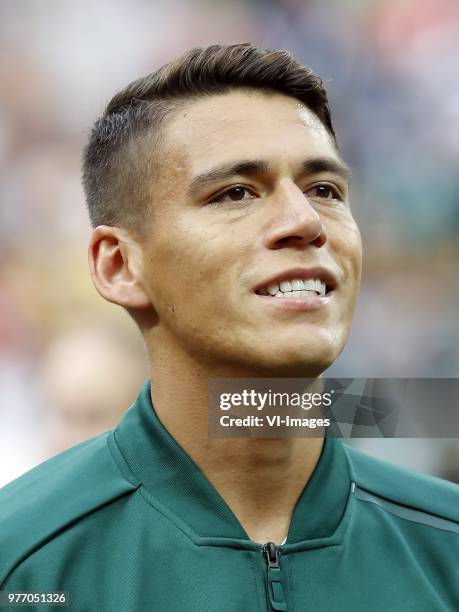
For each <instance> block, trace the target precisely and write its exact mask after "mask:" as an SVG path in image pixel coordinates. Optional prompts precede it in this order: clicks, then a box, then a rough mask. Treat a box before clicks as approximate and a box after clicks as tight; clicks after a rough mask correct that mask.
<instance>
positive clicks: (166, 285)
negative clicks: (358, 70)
mask: <svg viewBox="0 0 459 612" xmlns="http://www.w3.org/2000/svg"><path fill="white" fill-rule="evenodd" d="M152 197H153V210H154V212H153V219H152V221H151V230H150V233H149V237H148V239H147V241H146V243H145V244H144V247H143V266H144V268H143V270H144V286H145V288H146V290H147V291H148V293H149V295H150V297H151V301H152V303H153V306H154V308H155V311H156V313H157V316H158V325H157V326H156V327H155V329H154V332H153V334H154V336H153V337H152V339H153V341H152V346H151V348H152V350H155V346H154V345H156V346H158V343H161V346H163V347H164V346H165V345H164V343H173V345H174V346H175V347H176V348H177V347H178V348H179V350H184V351H186V352H187V353H188V354H189V355H192V356H193V358H194V359H196V360H198V361H202V362H203V363H207V364H208V365H209V364H210V365H211V364H220V365H222V366H225V365H232V366H234V367H236V368H237V369H238V370H240V371H247V372H249V371H250V372H256V371H258V372H266V373H272V374H276V373H277V374H278V375H282V374H290V375H303V376H316V375H318V374H319V373H320V372H322V371H323V370H324V369H326V368H327V367H328V366H329V365H330V364H331V363H332V362H333V361H334V360H335V359H336V357H337V356H338V355H339V353H340V352H341V350H342V348H343V346H344V343H345V340H346V337H347V334H348V331H349V327H350V324H351V319H352V314H353V311H354V306H355V302H356V298H357V293H358V288H359V283H360V273H361V240H360V233H359V230H358V227H357V225H356V223H355V221H354V219H353V217H352V214H351V211H350V208H349V203H348V178H347V177H346V172H345V166H344V164H343V162H342V161H341V159H340V158H339V156H338V154H337V152H336V149H335V147H334V144H333V141H332V139H331V137H330V136H329V134H328V132H327V131H326V129H325V128H324V127H323V125H322V124H321V122H320V121H319V120H318V119H317V118H316V116H315V115H314V114H313V113H312V112H311V111H310V110H308V109H307V108H306V107H305V106H304V105H302V104H301V103H300V102H299V101H297V100H295V99H293V98H290V97H287V96H284V95H281V94H276V93H274V94H268V95H267V94H264V93H261V92H256V91H253V92H247V91H241V90H240V91H234V90H233V91H232V92H230V93H227V94H224V95H218V96H210V97H207V98H205V99H201V100H197V101H192V102H189V103H187V104H186V105H185V106H184V108H182V110H180V111H178V112H177V113H176V114H175V115H174V117H173V118H172V119H171V120H170V122H169V123H168V124H167V126H166V127H165V129H164V144H163V145H162V149H161V164H160V171H159V177H158V180H157V181H156V182H155V184H154V186H153V189H152ZM313 268H314V269H316V270H313ZM322 269H323V270H322ZM311 277H312V279H311ZM308 278H309V280H313V281H314V280H318V281H321V282H322V285H321V284H320V283H316V284H312V285H311V284H307V283H306V281H307V279H308ZM293 281H295V282H294V283H292V282H293ZM297 281H303V285H301V284H298V283H297ZM286 283H287V284H286ZM288 283H290V289H291V290H292V291H293V290H295V291H303V292H306V291H307V293H296V294H293V293H292V292H291V291H289V284H288ZM304 283H306V284H304ZM276 286H278V287H279V289H278V290H276ZM301 287H304V288H303V289H301ZM324 290H325V291H326V295H325V296H323V297H319V296H318V295H316V291H319V292H323V291H324ZM270 292H271V293H275V294H276V295H273V296H271V294H270ZM284 292H285V293H284Z"/></svg>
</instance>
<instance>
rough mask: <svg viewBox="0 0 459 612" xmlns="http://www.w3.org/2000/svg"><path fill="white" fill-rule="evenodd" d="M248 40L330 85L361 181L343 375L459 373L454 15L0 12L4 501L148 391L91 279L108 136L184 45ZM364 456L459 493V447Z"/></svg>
mask: <svg viewBox="0 0 459 612" xmlns="http://www.w3.org/2000/svg"><path fill="white" fill-rule="evenodd" d="M247 41H250V42H253V43H256V44H259V45H261V46H265V47H271V48H284V49H288V50H290V51H292V52H293V53H294V54H295V55H296V57H297V59H298V60H300V61H301V62H302V63H305V64H307V65H310V66H311V67H312V68H313V69H314V70H315V71H316V72H318V73H319V74H320V75H321V77H322V78H323V79H324V80H325V82H326V84H327V88H328V91H329V96H330V101H331V107H332V112H333V116H334V121H335V127H336V129H337V134H338V139H339V142H340V144H341V149H342V153H343V156H344V158H345V159H346V160H347V161H348V162H349V164H350V165H351V167H352V169H353V171H354V174H355V180H354V183H353V187H352V207H353V212H354V215H355V217H356V219H357V221H358V222H359V224H360V227H361V231H362V236H363V241H364V254H365V256H364V257H365V264H364V273H363V281H362V290H361V296H360V301H359V303H358V307H357V311H356V315H355V319H354V323H353V327H352V331H351V335H350V338H349V342H348V344H347V346H346V348H345V350H344V352H343V353H342V355H341V356H340V358H339V359H338V360H337V362H336V363H335V364H334V365H333V367H332V368H331V369H330V370H329V371H328V373H327V374H329V375H331V376H335V377H440V378H441V377H458V376H459V325H458V312H459V281H458V279H459V275H458V261H459V257H458V255H459V241H458V234H459V171H458V163H459V137H458V131H459V130H458V128H459V79H458V74H459V4H458V3H457V1H456V0H396V1H394V0H349V1H347V2H340V1H338V0H316V1H312V0H309V1H308V0H277V1H274V0H271V1H261V0H258V1H257V0H233V1H232V2H224V1H223V0H220V1H216V0H213V1H210V0H209V1H204V0H168V2H159V1H158V2H155V1H147V0H97V1H94V0H79V1H78V2H63V1H61V0H34V1H33V2H32V1H26V0H0V485H2V484H4V483H6V482H8V481H9V480H11V479H12V478H14V477H16V476H18V475H19V474H21V473H22V472H24V471H25V470H27V469H29V468H30V467H32V466H33V465H35V464H37V463H38V462H40V461H42V460H43V459H45V458H47V457H49V456H51V455H53V454H55V453H56V452H58V451H60V450H62V449H64V448H66V447H68V446H70V445H72V444H75V443H77V442H79V441H80V440H83V439H85V438H88V437H90V436H93V435H96V434H97V433H99V432H102V431H105V430H107V429H109V428H111V427H112V426H113V425H114V424H115V423H116V422H117V421H118V420H119V418H120V415H121V414H122V413H123V411H124V410H125V409H126V408H127V407H128V406H129V405H130V403H131V402H132V401H133V400H134V398H135V397H136V395H137V392H138V389H139V387H140V385H141V384H142V383H143V381H144V380H145V378H146V377H147V376H148V370H147V362H146V356H145V352H144V348H143V345H142V342H141V340H140V337H138V334H137V330H136V329H135V327H134V324H133V323H132V322H131V321H130V320H129V318H128V317H127V315H126V314H125V313H124V312H123V311H122V310H121V309H120V308H117V307H115V306H113V305H111V304H108V303H106V302H104V300H103V299H102V298H101V297H99V296H98V294H97V293H96V291H95V289H94V288H93V286H92V283H91V280H90V276H89V270H88V266H87V255H86V250H87V242H88V236H89V221H88V218H87V213H86V209H85V206H84V199H83V193H82V188H81V185H80V159H81V150H82V147H83V145H84V144H85V141H86V139H87V136H88V132H89V129H90V127H91V123H92V122H93V121H94V120H95V119H96V117H97V116H99V115H100V114H101V113H102V111H103V109H104V106H105V105H106V103H107V102H108V100H109V99H110V98H111V96H112V94H113V93H114V92H115V91H116V90H118V89H121V88H122V87H124V86H125V85H126V84H127V83H128V82H130V81H132V80H133V79H135V78H137V77H140V76H143V75H145V74H147V73H149V72H152V71H153V70H155V69H156V68H158V67H159V66H160V65H162V64H164V63H166V62H168V61H169V60H170V59H172V58H173V57H174V56H175V55H176V54H178V53H180V52H182V51H183V50H184V49H186V48H189V47H192V46H197V45H207V44H210V43H234V42H247ZM432 409H433V410H437V409H440V407H439V406H438V407H437V406H432ZM352 443H353V444H354V445H356V446H358V447H360V448H362V449H363V450H365V451H367V452H369V453H373V454H375V455H377V456H380V457H383V458H386V459H388V460H390V461H392V462H395V463H400V464H403V465H406V466H408V467H411V468H414V469H417V470H421V471H424V472H428V473H431V474H436V475H438V476H442V477H446V478H449V479H451V480H455V481H457V482H459V451H458V446H459V441H458V440H453V439H419V440H416V439H404V440H387V439H386V440H370V439H365V440H354V441H352Z"/></svg>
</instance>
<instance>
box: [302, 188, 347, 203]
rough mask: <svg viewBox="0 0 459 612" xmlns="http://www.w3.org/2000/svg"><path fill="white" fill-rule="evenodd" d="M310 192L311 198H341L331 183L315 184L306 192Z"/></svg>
mask: <svg viewBox="0 0 459 612" xmlns="http://www.w3.org/2000/svg"><path fill="white" fill-rule="evenodd" d="M310 193H312V196H311V197H313V198H321V199H322V200H342V197H341V195H340V194H339V192H338V190H337V189H336V188H335V187H333V186H332V185H315V186H314V187H312V189H310V190H309V191H308V192H307V194H308V195H309V194H310Z"/></svg>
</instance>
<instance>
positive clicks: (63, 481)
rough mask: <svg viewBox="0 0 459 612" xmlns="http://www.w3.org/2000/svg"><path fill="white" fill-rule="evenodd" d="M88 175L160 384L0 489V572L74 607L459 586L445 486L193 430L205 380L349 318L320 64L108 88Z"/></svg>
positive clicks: (341, 190) (193, 62)
mask: <svg viewBox="0 0 459 612" xmlns="http://www.w3.org/2000/svg"><path fill="white" fill-rule="evenodd" d="M84 186H85V190H86V195H87V200H88V206H89V212H90V217H91V221H92V224H93V227H94V230H93V232H92V236H91V239H90V245H89V263H90V268H91V274H92V278H93V281H94V284H95V286H96V288H97V290H98V291H99V293H100V294H101V295H102V296H103V297H104V298H105V299H107V300H109V301H111V302H113V303H115V304H118V305H120V306H122V307H123V308H125V309H126V310H127V312H128V313H129V314H130V316H132V318H133V319H134V321H135V322H136V324H137V325H138V327H139V329H140V331H141V333H142V334H143V337H144V340H145V345H146V347H147V351H148V355H149V361H150V367H151V381H152V383H151V384H150V381H149V380H148V381H147V382H146V383H145V385H144V387H143V389H142V390H141V391H140V394H139V396H138V399H137V400H136V402H135V403H134V405H133V406H132V407H131V408H130V410H129V411H128V412H127V413H126V414H125V416H124V417H123V419H122V420H121V422H120V424H119V426H118V427H117V428H116V429H115V430H114V431H113V432H109V433H107V434H104V435H101V436H99V437H96V438H94V439H92V440H90V441H88V442H85V443H83V444H80V445H79V446H77V447H74V448H72V449H70V450H68V451H66V452H65V453H63V454H61V455H58V456H57V457H55V458H53V459H51V460H50V461H48V462H46V463H45V464H43V465H41V466H39V467H38V468H36V469H35V470H32V471H31V472H30V473H28V474H26V475H25V476H23V477H22V478H20V479H18V480H17V481H16V482H14V483H12V484H10V485H9V486H7V487H6V488H5V489H4V490H3V492H2V494H1V497H0V503H1V508H2V509H1V520H0V551H1V552H0V556H1V557H0V585H1V588H2V589H3V590H6V591H9V592H17V591H21V592H24V591H28V592H29V591H30V592H41V593H43V592H56V591H67V592H68V593H69V596H70V605H71V606H73V607H74V609H76V610H110V611H113V610H122V611H127V610H155V611H160V612H169V611H180V612H183V611H195V610H196V611H200V612H201V611H217V610H218V611H219V610H222V611H240V612H247V611H256V610H327V611H330V610H352V611H356V610H362V611H363V610H365V611H367V610H381V611H382V610H384V611H387V610H429V611H433V610H457V609H459V570H458V561H459V488H458V487H457V486H455V485H452V484H449V483H447V482H444V481H440V480H437V479H433V478H428V477H424V476H421V475H415V474H412V473H410V472H406V471H403V470H401V469H398V468H396V467H393V466H390V465H388V464H385V463H383V462H380V461H377V460H375V459H372V458H370V457H367V456H365V455H363V454H361V453H359V452H357V451H354V450H352V449H351V448H349V447H347V446H346V445H344V444H343V443H342V442H341V441H340V440H339V439H335V438H332V437H327V438H326V441H325V442H324V439H323V437H317V438H300V437H298V438H294V437H287V438H273V439H265V438H255V439H253V438H237V439H235V438H231V439H228V438H212V437H209V434H208V429H207V424H208V414H207V393H208V381H209V380H210V379H213V378H249V377H250V378H267V379H270V378H274V377H275V378H286V377H288V378H295V377H298V378H312V379H316V378H317V377H319V376H320V375H321V373H322V372H323V371H324V370H325V369H326V368H327V367H328V366H330V364H331V363H332V362H333V361H334V360H335V359H336V358H337V356H338V355H339V354H340V352H341V351H342V349H343V347H344V344H345V341H346V337H347V335H348V332H349V327H350V324H351V319H352V314H353V311H354V306H355V302H356V298H357V293H358V288H359V283H360V274H361V240H360V234H359V230H358V227H357V225H356V222H355V220H354V219H353V216H352V213H351V209H350V205H349V193H348V186H349V170H348V168H347V166H346V164H345V163H344V162H343V160H342V159H341V157H340V155H339V152H338V148H337V144H336V139H335V134H334V131H333V126H332V122H331V118H330V113H329V108H328V103H327V96H326V92H325V90H324V87H323V84H322V82H321V81H320V79H319V78H318V77H317V76H316V75H314V74H313V73H312V72H311V71H310V70H309V69H307V68H305V67H303V66H301V65H299V64H298V63H297V62H296V61H295V60H294V59H293V58H292V57H291V56H290V55H289V54H288V53H286V52H283V51H269V50H263V49H259V48H257V47H255V46H252V45H249V44H240V45H231V46H217V45H215V46H211V47H208V48H204V49H192V50H191V51H189V52H187V53H185V54H184V55H182V56H181V57H179V58H178V59H176V60H174V61H173V62H171V63H170V64H168V65H167V66H164V67H163V68H161V69H160V70H159V71H157V72H156V73H154V74H152V75H149V76H148V77H146V78H143V79H140V80H138V81H136V82H134V83H132V84H131V85H129V86H128V87H127V88H126V89H125V90H123V91H122V92H121V93H118V94H117V95H115V96H114V98H113V99H112V101H111V102H110V103H109V105H108V107H107V109H106V110H105V113H104V115H103V116H102V118H101V119H99V120H98V122H96V124H95V127H94V129H93V132H92V135H91V138H90V141H89V144H88V146H87V148H86V151H85V157H84ZM311 281H313V284H312V285H311ZM294 291H295V293H293V292H294ZM297 292H299V293H297ZM94 367H97V364H94Z"/></svg>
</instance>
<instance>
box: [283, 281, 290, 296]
mask: <svg viewBox="0 0 459 612" xmlns="http://www.w3.org/2000/svg"><path fill="white" fill-rule="evenodd" d="M280 290H281V291H283V292H284V293H286V292H287V291H291V290H292V283H291V282H290V281H282V282H281V284H280Z"/></svg>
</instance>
